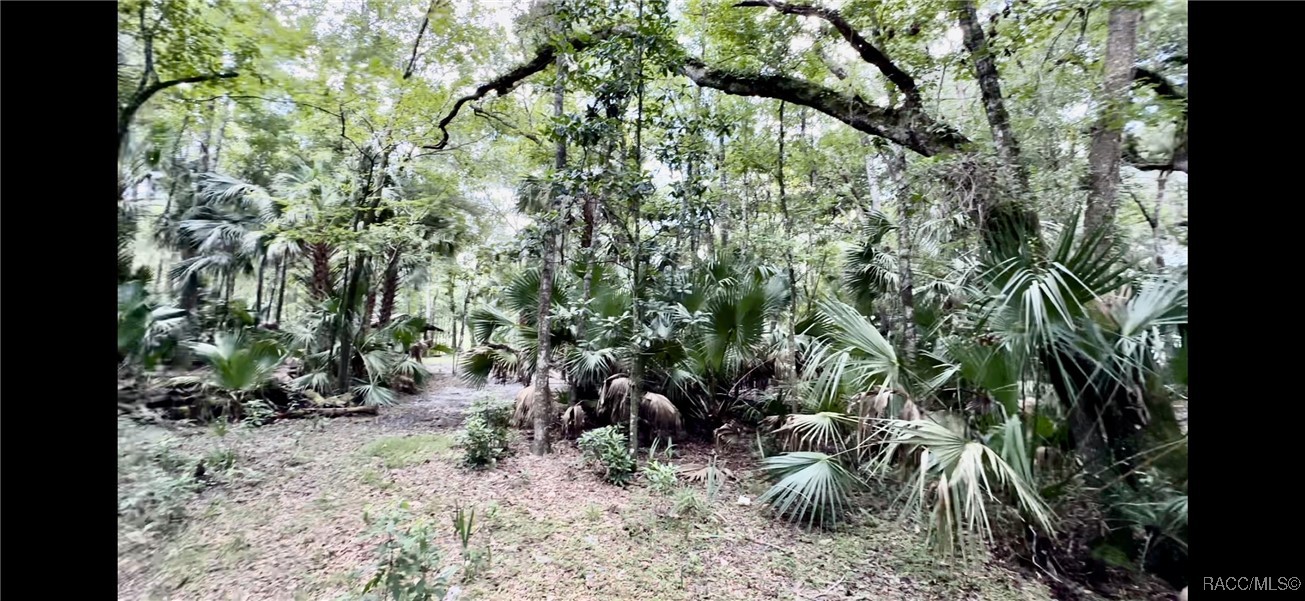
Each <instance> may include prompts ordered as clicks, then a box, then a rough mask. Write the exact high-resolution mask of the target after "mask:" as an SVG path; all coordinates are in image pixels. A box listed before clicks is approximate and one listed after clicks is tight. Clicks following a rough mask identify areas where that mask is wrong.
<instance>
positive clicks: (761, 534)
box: [119, 421, 1048, 601]
mask: <svg viewBox="0 0 1305 601" xmlns="http://www.w3.org/2000/svg"><path fill="white" fill-rule="evenodd" d="M291 426H295V427H293V428H291V427H283V428H279V429H277V428H269V429H260V430H257V431H250V432H248V433H246V432H233V433H232V434H235V436H233V435H232V434H228V435H227V436H226V437H225V438H221V439H219V438H218V437H216V436H203V437H200V436H194V437H186V438H184V439H183V442H184V443H185V444H184V445H183V446H182V447H179V448H176V449H173V453H172V454H171V455H169V454H166V453H154V454H152V455H151V458H152V460H153V461H158V462H160V463H162V464H164V465H165V466H167V467H169V468H172V469H175V470H177V471H179V472H181V473H184V470H187V469H193V466H194V463H193V462H194V461H195V459H197V458H199V457H204V456H205V455H206V454H209V453H212V458H213V459H214V460H218V461H215V463H222V462H224V461H225V460H226V459H225V458H226V457H227V456H228V453H227V451H225V449H229V450H230V451H229V456H230V457H233V458H234V463H235V466H236V470H238V471H239V470H247V469H258V470H260V473H265V474H266V477H265V478H262V479H260V480H259V481H257V482H256V483H249V484H246V481H245V480H244V479H243V478H242V479H241V481H240V485H239V486H217V487H207V488H206V489H205V490H204V492H203V494H202V496H199V497H197V498H193V500H192V501H190V502H189V503H188V509H189V511H187V512H186V522H185V524H184V532H183V533H180V534H181V535H180V536H178V537H177V538H175V539H171V540H166V541H159V542H158V543H157V544H158V546H156V547H155V548H153V549H151V550H148V553H147V550H145V549H132V550H129V551H128V552H129V553H130V554H129V555H128V556H126V559H127V560H128V561H129V562H136V563H152V565H142V566H141V567H140V568H139V569H133V570H130V571H128V573H127V574H126V575H125V578H126V580H125V581H124V573H123V570H124V568H123V567H122V566H123V565H124V563H123V560H124V557H123V555H122V554H121V553H122V552H121V551H120V561H119V566H120V568H119V569H120V577H119V598H129V599H139V598H147V597H148V595H149V592H153V593H155V595H156V597H155V598H241V597H242V596H248V595H250V594H253V596H254V598H291V597H292V596H293V598H297V599H340V598H345V597H343V596H347V595H356V594H357V593H358V592H359V589H360V587H361V583H362V581H363V580H365V579H366V578H367V577H369V576H370V574H371V572H370V568H369V567H368V566H370V561H371V560H372V559H373V558H372V555H371V554H372V552H373V547H374V541H372V540H370V539H367V538H366V537H365V532H366V528H365V526H364V524H363V523H362V521H361V519H360V513H361V510H362V509H363V508H367V507H382V506H390V505H394V504H397V503H399V502H400V501H405V500H406V501H408V502H410V503H411V504H412V506H413V511H414V513H417V514H420V515H423V516H425V517H427V518H428V519H430V520H431V523H432V524H433V526H434V530H433V533H434V534H435V536H436V538H437V541H436V542H437V544H438V545H439V546H440V547H441V548H442V549H443V550H444V551H445V553H446V556H447V557H450V558H455V557H458V556H459V555H458V554H459V551H460V548H459V546H458V543H457V541H456V539H455V537H454V533H453V528H452V527H451V523H450V522H451V520H450V518H451V515H452V510H453V508H454V507H455V506H457V505H459V504H461V505H462V506H475V507H477V508H478V511H477V514H476V522H477V528H476V534H475V535H473V537H472V542H471V545H472V547H473V548H474V549H475V550H476V551H477V552H484V553H486V554H487V555H486V560H485V561H483V562H478V563H477V564H476V565H475V566H474V568H473V571H474V577H471V575H464V576H466V578H465V579H463V580H461V581H460V582H457V583H458V584H459V585H460V586H461V587H462V589H463V591H464V598H468V599H471V598H475V599H500V598H520V599H542V598H546V597H548V596H549V595H552V596H554V598H558V599H573V600H576V601H588V600H598V599H603V600H613V601H617V600H623V599H664V600H672V599H685V600H688V599H700V598H706V597H710V598H712V599H720V600H737V601H743V600H745V599H747V600H751V599H761V598H777V599H802V598H805V599H831V598H844V597H846V598H869V599H874V598H892V599H965V600H972V599H995V600H999V601H1001V600H1016V599H1019V600H1044V599H1047V598H1048V597H1047V595H1046V593H1045V588H1044V587H1042V585H1040V584H1037V583H1032V582H1022V581H1019V580H1018V579H1017V578H1016V577H1015V576H1014V575H1013V574H1012V573H1011V572H1010V571H1009V570H1004V569H994V568H993V567H992V566H978V567H975V566H963V565H957V564H951V565H947V564H941V563H939V562H937V561H935V560H933V559H932V558H931V556H930V555H929V554H928V553H927V552H926V550H925V548H924V547H923V546H922V544H921V542H920V538H919V537H918V536H917V535H915V534H913V533H911V532H907V531H904V530H903V529H902V528H901V526H900V525H899V524H898V523H897V522H896V521H894V520H891V519H886V518H885V519H873V518H874V515H878V514H877V513H876V514H874V515H866V514H860V513H858V514H857V515H855V516H853V520H852V523H850V524H848V525H846V526H844V527H840V528H839V529H838V530H837V531H830V532H806V531H803V530H800V529H796V528H793V527H791V526H788V525H787V524H785V523H783V522H780V521H776V520H773V519H769V518H767V517H766V516H765V515H764V513H763V512H760V511H758V510H757V508H756V507H755V506H751V507H743V506H738V505H736V504H735V502H734V500H735V499H736V498H737V497H738V495H739V494H743V493H745V491H746V490H747V487H748V486H750V485H751V483H752V477H751V476H745V477H744V478H743V481H742V482H738V481H733V480H731V481H729V482H727V483H726V484H725V488H723V489H722V490H721V492H720V495H719V496H718V498H717V499H716V500H715V501H709V500H708V499H707V497H706V495H705V493H704V489H703V486H702V485H701V484H693V485H690V486H686V487H683V489H681V490H679V491H677V492H678V493H679V494H673V495H659V494H651V493H650V492H649V491H647V490H645V489H642V488H634V489H621V488H618V487H613V486H609V485H605V484H602V483H601V482H599V481H598V479H597V478H595V477H594V476H593V475H592V474H589V473H587V472H584V471H582V470H579V469H578V468H576V467H575V464H576V463H577V460H578V456H577V454H576V451H575V449H574V448H573V447H572V446H569V445H567V444H559V445H558V448H557V451H558V452H557V454H555V455H553V456H550V457H546V458H535V457H531V456H530V455H529V454H528V453H524V452H521V451H522V448H521V444H523V443H520V442H518V443H517V450H518V453H517V454H516V455H514V456H512V457H509V458H508V459H506V460H505V462H504V464H503V465H500V466H499V469H497V470H495V471H493V472H487V473H482V472H468V471H466V470H463V469H461V468H459V467H458V466H457V465H456V464H455V463H454V462H453V461H444V460H437V461H430V460H431V459H444V458H445V457H442V456H441V455H442V454H447V453H448V452H449V451H450V447H451V446H452V445H451V443H452V438H451V436H450V435H448V434H441V433H429V432H413V433H412V434H411V435H408V436H396V435H394V434H395V433H394V432H388V433H383V432H382V431H381V430H380V428H378V427H375V426H373V425H371V424H366V425H363V424H361V423H359V422H354V423H350V422H342V421H336V422H331V423H328V424H327V425H326V427H325V429H323V430H320V431H319V430H316V429H314V428H312V427H311V425H310V424H306V423H304V424H298V423H296V424H291ZM219 440H220V442H219ZM215 447H216V448H218V449H224V450H222V451H213V449H214V448H215ZM348 448H352V449H359V451H358V452H355V453H340V452H339V449H348ZM682 453H683V454H684V455H685V456H686V457H687V458H688V459H689V460H690V462H692V461H694V460H700V459H701V457H699V456H698V455H699V454H700V452H697V451H695V450H694V449H692V448H689V447H685V448H683V449H682ZM359 455H363V456H365V457H367V458H368V460H367V461H361V462H360V461H359ZM291 457H296V458H298V460H297V461H296V462H295V463H297V464H298V465H297V466H296V467H295V468H294V469H289V470H287V469H281V466H284V465H285V463H286V461H287V459H289V458H291ZM731 467H735V466H731ZM397 468H407V469H403V470H402V471H393V470H395V469H397ZM736 473H744V472H742V470H739V471H736ZM763 486H764V485H763ZM677 501H679V502H680V503H679V505H680V507H678V510H679V511H677V507H676V505H677ZM711 516H719V517H711ZM488 557H492V560H489V559H488ZM151 558H153V560H151Z"/></svg>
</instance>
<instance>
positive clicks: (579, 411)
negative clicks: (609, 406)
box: [562, 403, 587, 436]
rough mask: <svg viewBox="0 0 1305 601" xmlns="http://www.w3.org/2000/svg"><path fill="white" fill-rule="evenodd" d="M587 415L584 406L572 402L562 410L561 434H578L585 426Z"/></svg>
mask: <svg viewBox="0 0 1305 601" xmlns="http://www.w3.org/2000/svg"><path fill="white" fill-rule="evenodd" d="M586 421H587V416H586V414H585V408H584V407H583V406H581V405H580V404H579V403H575V404H572V405H571V406H570V407H567V408H566V411H564V412H562V435H563V436H572V435H575V434H579V433H580V431H581V430H583V429H584V427H585V422H586Z"/></svg>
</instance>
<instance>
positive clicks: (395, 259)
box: [376, 247, 402, 328]
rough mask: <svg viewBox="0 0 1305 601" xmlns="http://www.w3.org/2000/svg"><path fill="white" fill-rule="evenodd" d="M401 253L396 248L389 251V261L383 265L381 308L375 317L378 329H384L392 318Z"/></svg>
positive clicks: (397, 287)
mask: <svg viewBox="0 0 1305 601" xmlns="http://www.w3.org/2000/svg"><path fill="white" fill-rule="evenodd" d="M401 256H402V252H401V251H400V250H399V249H398V248H397V247H396V248H394V249H393V250H391V251H390V260H389V261H388V262H386V264H385V276H384V280H383V281H382V282H381V308H380V314H379V315H378V316H377V317H376V323H377V324H378V327H382V328H383V327H385V326H386V324H388V323H390V318H392V317H393V316H394V297H395V295H396V294H398V291H399V258H400V257H401Z"/></svg>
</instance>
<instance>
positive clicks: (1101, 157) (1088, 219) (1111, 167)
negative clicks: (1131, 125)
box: [1083, 7, 1140, 236]
mask: <svg viewBox="0 0 1305 601" xmlns="http://www.w3.org/2000/svg"><path fill="white" fill-rule="evenodd" d="M1139 15H1140V13H1139V12H1138V10H1137V9H1133V8H1125V7H1116V8H1112V9H1110V18H1109V22H1108V25H1107V32H1106V57H1105V63H1106V77H1105V85H1104V86H1103V90H1102V91H1103V94H1102V95H1103V97H1104V98H1103V106H1102V109H1101V115H1100V117H1099V118H1098V119H1097V124H1096V127H1094V128H1093V130H1092V146H1091V148H1090V149H1089V150H1088V181H1089V188H1088V201H1087V209H1086V210H1085V211H1084V215H1083V228H1084V230H1085V231H1088V232H1094V231H1096V230H1098V229H1100V228H1107V235H1111V236H1113V235H1114V224H1115V214H1116V212H1118V210H1119V163H1120V156H1121V152H1122V150H1123V145H1122V142H1123V131H1124V118H1125V116H1124V115H1125V109H1126V107H1127V102H1128V95H1129V89H1130V88H1131V86H1132V84H1133V62H1134V60H1135V58H1136V57H1135V55H1136V54H1137V22H1138V18H1139Z"/></svg>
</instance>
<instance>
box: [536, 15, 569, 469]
mask: <svg viewBox="0 0 1305 601" xmlns="http://www.w3.org/2000/svg"><path fill="white" fill-rule="evenodd" d="M555 25H556V24H555ZM555 69H556V71H557V73H556V76H555V78H554V81H553V116H554V117H556V118H557V119H562V118H563V117H565V116H566V105H565V102H566V64H565V62H564V61H563V58H562V57H561V56H560V55H559V56H558V57H557V59H556V61H555ZM565 168H566V138H565V137H562V136H558V139H557V144H556V146H555V147H554V150H553V169H554V171H555V172H557V174H558V176H560V175H561V171H562V170H563V169H565ZM551 188H552V189H550V190H549V211H548V214H547V215H545V216H544V221H545V223H546V224H547V225H546V226H545V228H544V240H543V242H544V249H543V255H544V265H543V270H542V273H540V277H539V311H538V314H537V315H536V317H535V323H536V325H537V327H538V330H539V332H538V335H539V338H538V345H539V356H538V358H537V359H536V360H535V398H534V401H533V402H532V403H531V405H530V413H531V416H530V417H531V421H533V422H534V426H535V438H534V441H533V442H532V443H531V445H530V452H531V453H534V454H535V455H544V454H547V453H550V452H552V450H553V448H552V442H551V441H550V440H549V437H548V427H549V426H550V425H552V424H551V423H550V422H552V420H553V394H552V392H553V391H552V390H550V389H549V380H550V379H551V378H550V377H551V376H552V369H553V366H552V354H553V347H552V318H551V315H550V312H551V311H552V304H553V274H554V272H555V271H556V269H557V248H556V247H557V236H558V232H557V220H558V215H557V213H558V211H559V209H560V203H559V202H558V190H557V189H556V188H557V184H556V183H554V184H553V185H552V187H551Z"/></svg>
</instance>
